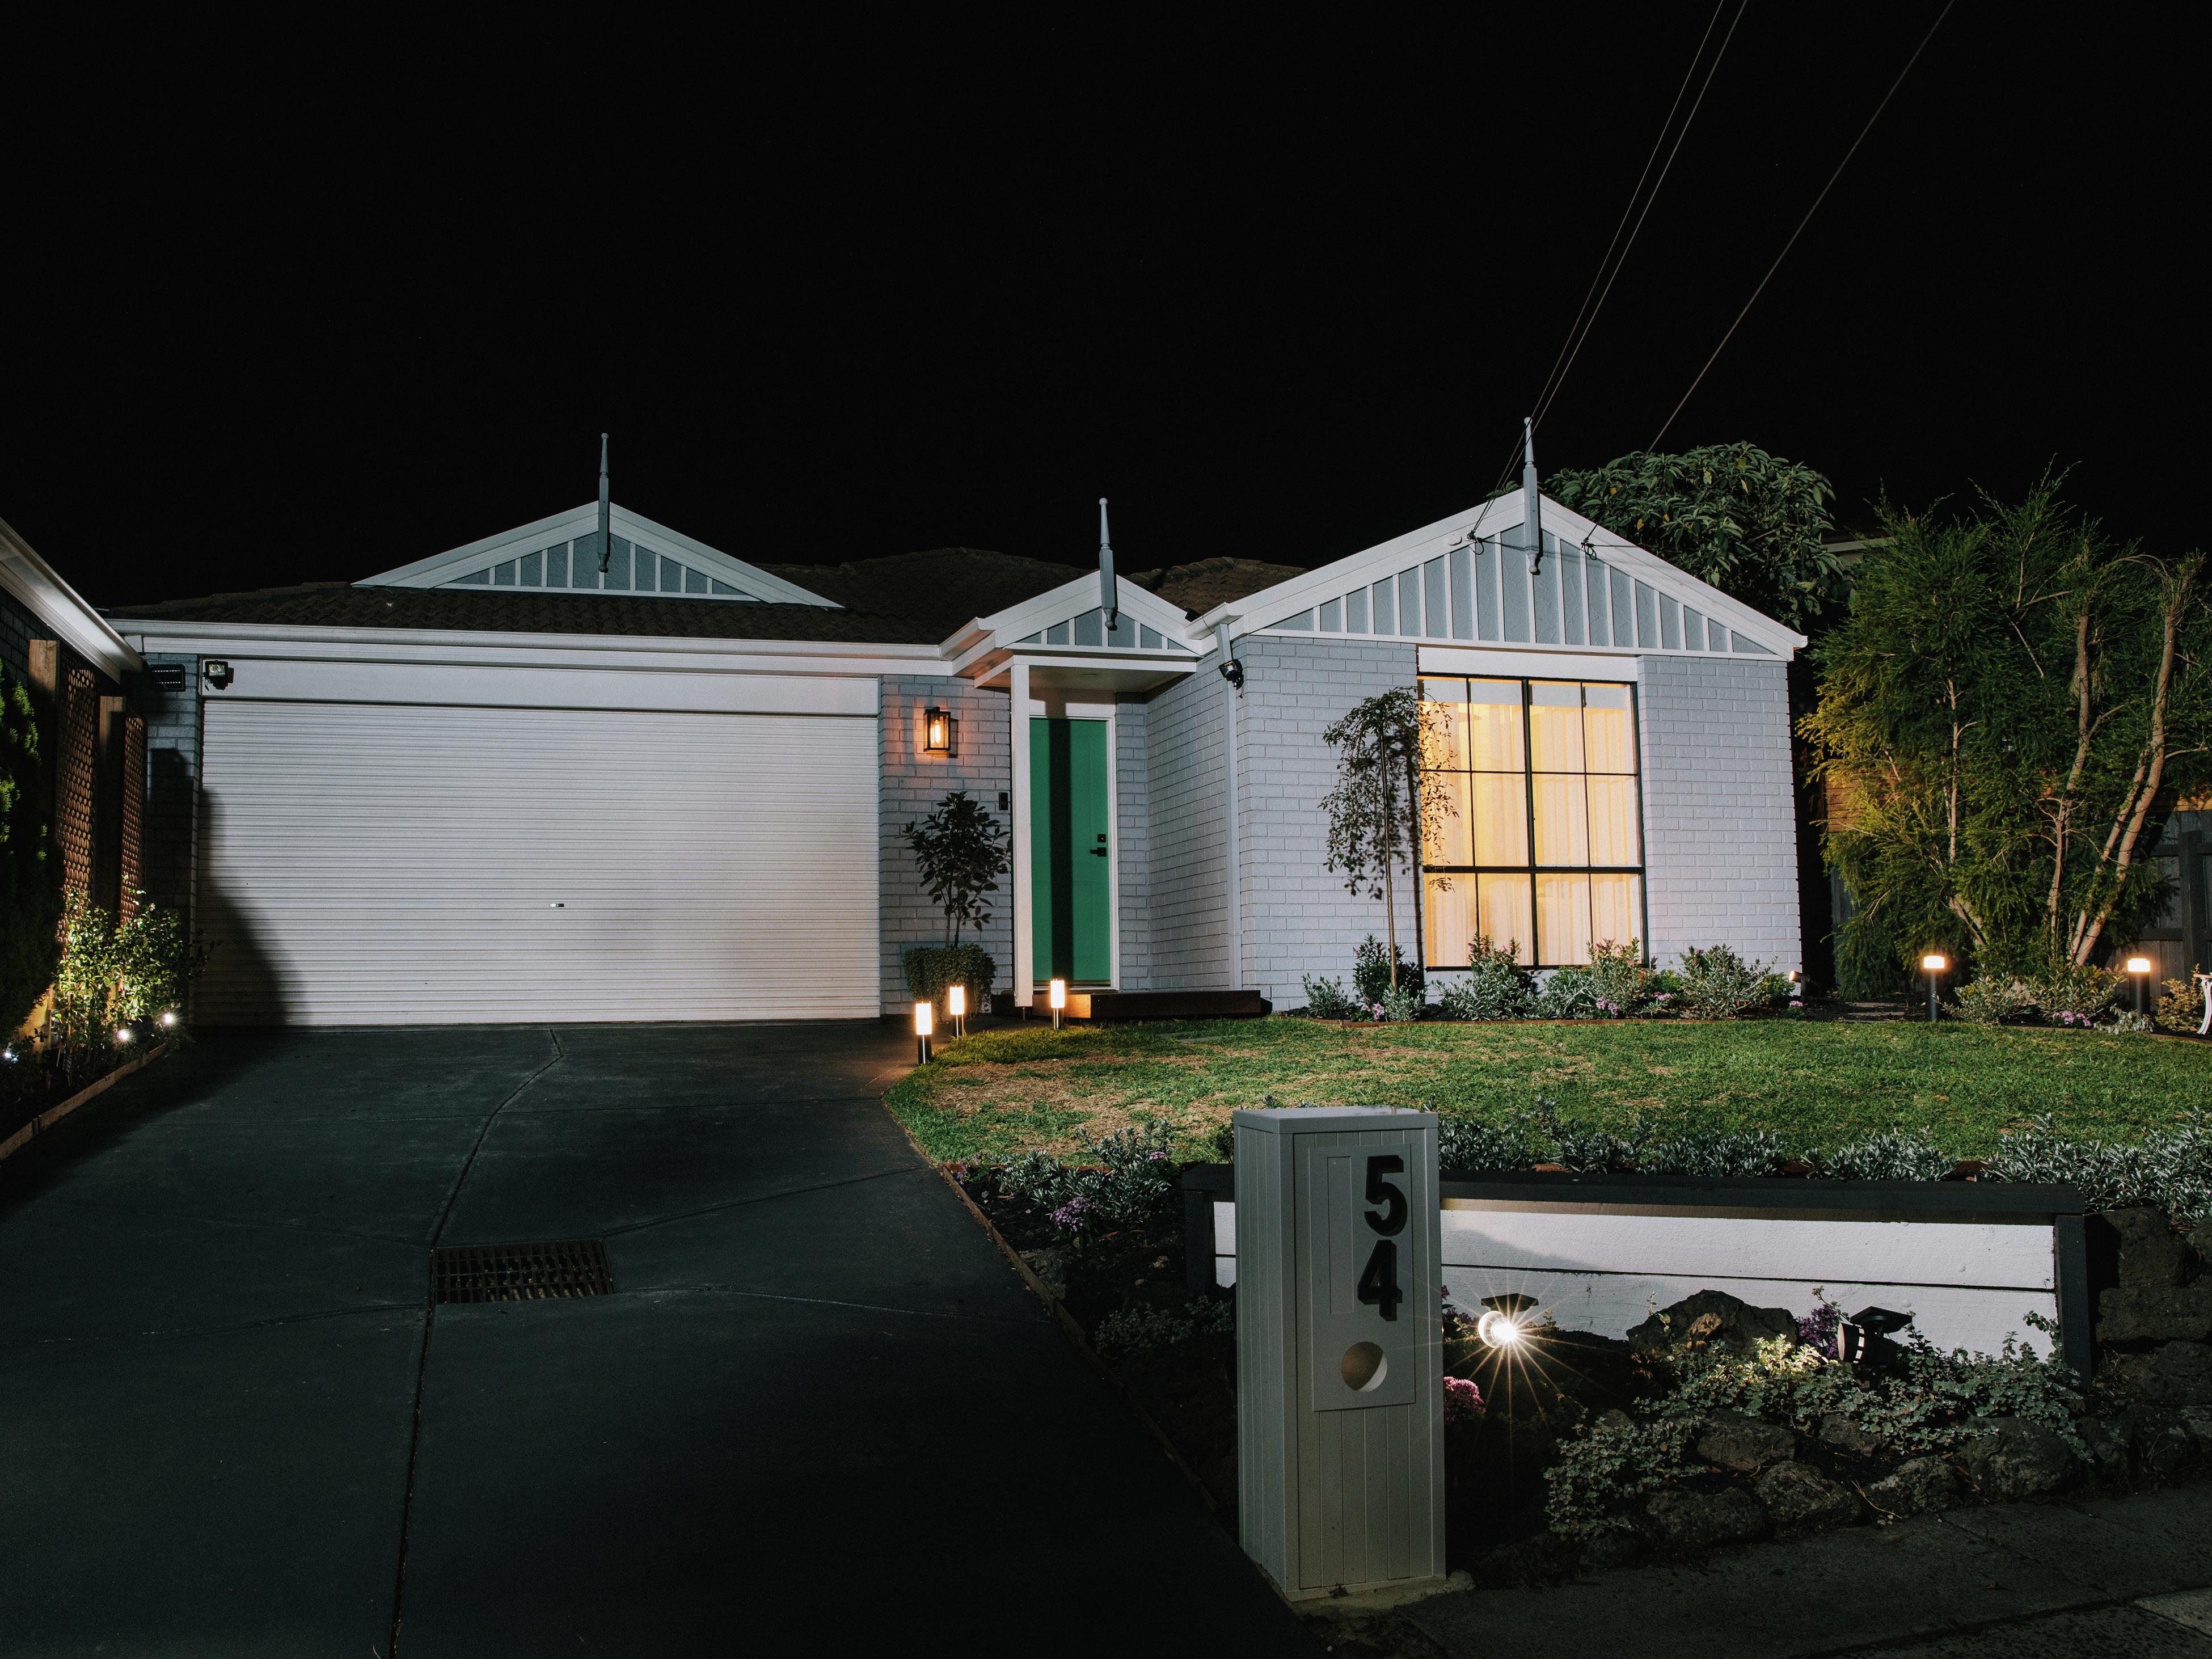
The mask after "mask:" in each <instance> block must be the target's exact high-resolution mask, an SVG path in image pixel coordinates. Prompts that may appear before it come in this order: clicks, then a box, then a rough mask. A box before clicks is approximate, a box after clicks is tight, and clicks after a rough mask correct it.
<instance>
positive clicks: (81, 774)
mask: <svg viewBox="0 0 2212 1659" xmlns="http://www.w3.org/2000/svg"><path fill="white" fill-rule="evenodd" d="M61 704H62V708H61V728H62V744H61V813H60V818H61V839H62V880H63V881H64V884H67V886H68V887H69V888H70V890H71V891H73V892H80V893H88V892H90V891H91V890H92V811H93V796H94V787H93V777H94V754H95V751H96V750H97V749H98V747H99V742H100V690H99V688H98V687H97V686H96V685H95V684H94V683H93V677H92V670H90V669H89V668H71V669H70V670H69V671H68V672H67V673H66V675H65V676H64V678H63V681H62V696H61Z"/></svg>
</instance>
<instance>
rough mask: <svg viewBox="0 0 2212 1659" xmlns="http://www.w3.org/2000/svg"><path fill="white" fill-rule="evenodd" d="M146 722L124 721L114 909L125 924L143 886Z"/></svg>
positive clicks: (135, 909)
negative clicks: (118, 876)
mask: <svg viewBox="0 0 2212 1659" xmlns="http://www.w3.org/2000/svg"><path fill="white" fill-rule="evenodd" d="M145 821H146V722H145V721H144V720H141V719H140V718H139V717H138V716H137V715H136V714H132V715H130V716H128V717H127V718H126V719H125V720H124V722H123V822H122V824H121V829H122V836H121V842H122V845H121V851H120V857H121V864H122V870H121V874H122V881H121V887H122V891H121V892H120V894H119V895H118V897H117V901H116V910H117V912H118V915H120V916H121V917H122V919H123V920H124V921H130V920H131V917H133V916H135V915H137V914H138V890H139V889H140V888H142V887H143V886H144V885H145V884H146V851H145V849H146V832H145Z"/></svg>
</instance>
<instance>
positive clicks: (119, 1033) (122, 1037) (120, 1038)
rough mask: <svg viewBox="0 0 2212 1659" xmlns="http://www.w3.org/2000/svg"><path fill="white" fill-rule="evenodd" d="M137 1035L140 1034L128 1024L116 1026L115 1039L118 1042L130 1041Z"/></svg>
mask: <svg viewBox="0 0 2212 1659" xmlns="http://www.w3.org/2000/svg"><path fill="white" fill-rule="evenodd" d="M137 1035H138V1034H137V1032H136V1031H134V1030H131V1028H130V1027H129V1026H128V1025H118V1026H117V1027H116V1028H115V1040H116V1041H117V1042H131V1041H132V1040H133V1039H134V1038H136V1037H137Z"/></svg>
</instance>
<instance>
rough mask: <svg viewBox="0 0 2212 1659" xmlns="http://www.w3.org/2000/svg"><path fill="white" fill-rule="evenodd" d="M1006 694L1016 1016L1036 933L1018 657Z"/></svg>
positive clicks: (1026, 709)
mask: <svg viewBox="0 0 2212 1659" xmlns="http://www.w3.org/2000/svg"><path fill="white" fill-rule="evenodd" d="M1007 668H1008V676H1007V678H1008V690H1010V691H1011V692H1012V697H1013V705H1014V707H1013V748H1014V755H1013V760H1014V788H1013V794H1012V801H1013V811H1012V814H1011V815H1010V817H1011V822H1010V823H1009V824H1008V826H1007V828H1008V829H1009V830H1010V831H1011V834H1010V835H1009V836H1008V841H1007V846H1008V851H1009V853H1010V854H1011V856H1012V860H1013V870H1012V875H1013V892H1014V961H1013V992H1014V1007H1015V1010H1016V1012H1024V1011H1026V1010H1027V1009H1028V1008H1029V1006H1030V1004H1031V1003H1032V1002H1034V1001H1035V1000H1036V930H1035V928H1034V927H1033V926H1032V925H1031V918H1030V902H1031V900H1032V898H1033V897H1034V895H1033V894H1032V893H1031V892H1030V887H1031V885H1032V883H1031V881H1030V858H1031V856H1032V854H1031V852H1030V665H1029V664H1028V663H1027V662H1026V661H1024V659H1022V658H1020V657H1016V658H1015V659H1013V661H1012V663H1010V664H1008V665H1007Z"/></svg>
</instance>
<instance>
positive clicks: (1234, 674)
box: [1221, 657, 1244, 691]
mask: <svg viewBox="0 0 2212 1659" xmlns="http://www.w3.org/2000/svg"><path fill="white" fill-rule="evenodd" d="M1221 678H1223V679H1225V680H1227V681H1228V682H1229V683H1230V684H1231V685H1233V686H1235V687H1236V688H1237V690H1239V691H1242V690H1243V689H1244V665H1243V663H1241V662H1239V661H1237V659H1236V658H1234V657H1231V659H1229V660H1228V661H1227V662H1225V663H1224V664H1222V665H1221Z"/></svg>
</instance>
